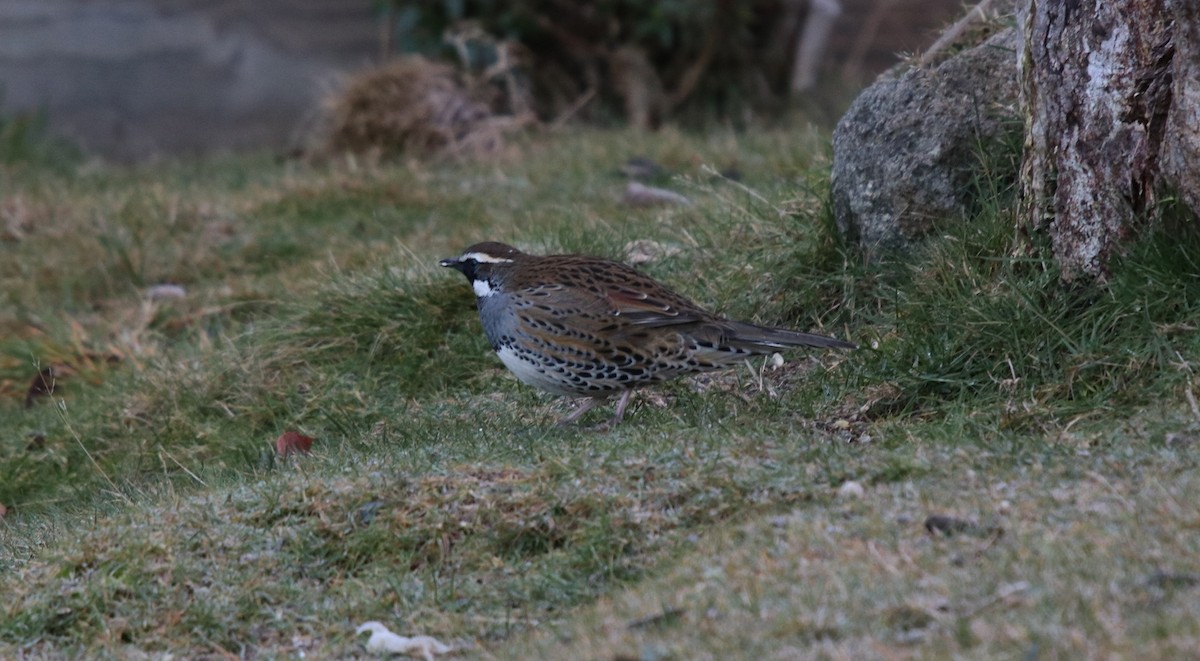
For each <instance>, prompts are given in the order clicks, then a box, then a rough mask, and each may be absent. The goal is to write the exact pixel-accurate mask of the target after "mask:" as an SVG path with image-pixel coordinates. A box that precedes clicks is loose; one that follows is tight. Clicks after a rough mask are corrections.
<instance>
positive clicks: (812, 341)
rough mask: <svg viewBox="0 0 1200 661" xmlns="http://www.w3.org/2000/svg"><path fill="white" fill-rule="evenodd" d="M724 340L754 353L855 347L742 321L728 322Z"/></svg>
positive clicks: (806, 334) (822, 337)
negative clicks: (797, 348)
mask: <svg viewBox="0 0 1200 661" xmlns="http://www.w3.org/2000/svg"><path fill="white" fill-rule="evenodd" d="M726 341H727V342H728V343H729V344H731V345H734V346H738V347H741V348H743V349H746V350H750V351H753V352H754V353H763V352H766V351H767V350H770V349H788V348H791V347H816V348H819V349H857V348H858V345H857V344H855V343H853V342H845V341H843V340H839V339H836V338H832V337H827V336H825V335H814V334H813V333H801V332H799V331H794V330H788V329H786V328H771V327H769V326H758V325H755V324H747V323H744V322H728V335H727V336H726Z"/></svg>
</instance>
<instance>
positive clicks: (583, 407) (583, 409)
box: [558, 397, 600, 427]
mask: <svg viewBox="0 0 1200 661" xmlns="http://www.w3.org/2000/svg"><path fill="white" fill-rule="evenodd" d="M599 403H600V400H598V399H596V398H595V397H588V398H587V399H585V400H583V401H582V402H580V403H579V406H577V407H576V408H575V410H574V411H571V415H568V416H567V417H565V418H563V419H562V420H559V421H558V426H559V427H565V426H566V425H569V424H571V423H572V422H575V421H576V420H578V419H580V418H582V417H583V414H584V413H587V412H588V411H591V410H592V409H593V408H595V406H596V404H599Z"/></svg>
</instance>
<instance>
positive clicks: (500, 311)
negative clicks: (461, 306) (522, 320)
mask: <svg viewBox="0 0 1200 661" xmlns="http://www.w3.org/2000/svg"><path fill="white" fill-rule="evenodd" d="M476 300H477V303H478V306H479V321H480V323H482V324H483V334H484V335H486V336H487V339H488V342H491V344H492V349H493V350H495V351H499V350H500V348H501V347H502V346H504V345H507V344H511V343H512V342H513V338H514V336H515V335H516V332H517V317H516V315H515V314H513V301H512V300H511V297H510V296H509V295H508V294H504V293H502V292H500V291H498V290H495V289H493V290H491V292H490V293H489V294H488V295H487V296H480V297H479V298H478V299H476Z"/></svg>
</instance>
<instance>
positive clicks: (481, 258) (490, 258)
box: [459, 252, 512, 264]
mask: <svg viewBox="0 0 1200 661" xmlns="http://www.w3.org/2000/svg"><path fill="white" fill-rule="evenodd" d="M459 259H461V260H462V261H464V262H465V261H467V260H468V259H473V260H475V261H476V262H479V263H480V264H508V263H509V262H511V261H512V260H511V259H506V258H504V257H496V256H495V255H488V254H485V253H481V252H469V253H467V254H465V255H463V256H462V257H460V258H459Z"/></svg>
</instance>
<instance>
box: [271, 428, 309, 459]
mask: <svg viewBox="0 0 1200 661" xmlns="http://www.w3.org/2000/svg"><path fill="white" fill-rule="evenodd" d="M312 444H313V439H312V438H311V437H309V436H305V435H304V434H301V433H300V432H298V431H293V430H291V429H289V430H287V431H285V432H283V434H282V435H280V437H279V438H277V439H275V452H276V453H278V454H279V456H281V457H286V456H288V455H291V454H308V453H309V451H310V450H312Z"/></svg>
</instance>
